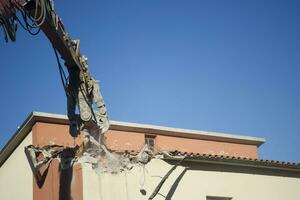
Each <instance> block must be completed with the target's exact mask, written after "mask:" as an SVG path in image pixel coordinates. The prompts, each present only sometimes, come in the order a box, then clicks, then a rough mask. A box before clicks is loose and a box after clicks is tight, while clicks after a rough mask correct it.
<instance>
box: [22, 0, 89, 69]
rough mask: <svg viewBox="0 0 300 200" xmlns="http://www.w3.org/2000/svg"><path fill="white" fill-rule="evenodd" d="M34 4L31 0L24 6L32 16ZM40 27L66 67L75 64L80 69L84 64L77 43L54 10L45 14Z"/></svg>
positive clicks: (33, 0)
mask: <svg viewBox="0 0 300 200" xmlns="http://www.w3.org/2000/svg"><path fill="white" fill-rule="evenodd" d="M34 4H35V0H31V1H30V2H28V3H27V4H26V5H25V6H24V8H25V9H26V10H28V11H29V13H30V14H31V15H32V16H33V14H34V13H35V6H34ZM39 9H40V8H39ZM38 12H39V11H38ZM40 28H41V30H42V31H43V32H44V33H45V35H46V36H47V38H48V39H49V40H50V42H51V44H52V45H53V47H54V48H55V49H56V50H57V51H58V52H59V54H60V55H61V57H62V59H64V60H65V64H66V66H67V67H75V66H76V67H78V68H79V69H80V70H82V69H84V67H85V66H84V64H83V63H82V61H81V58H82V56H81V55H80V52H79V43H77V45H76V44H74V43H73V41H72V39H71V38H70V37H69V36H68V34H67V33H66V31H65V28H64V25H63V23H62V21H61V19H60V17H59V16H58V15H57V14H56V13H55V11H54V10H51V12H50V13H48V14H47V15H46V18H45V20H44V22H43V23H42V25H41V26H40Z"/></svg>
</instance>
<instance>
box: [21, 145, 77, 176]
mask: <svg viewBox="0 0 300 200" xmlns="http://www.w3.org/2000/svg"><path fill="white" fill-rule="evenodd" d="M80 149H81V148H80V147H79V146H75V147H73V148H70V147H64V146H58V145H47V146H43V147H35V146H33V145H29V146H27V147H25V154H26V157H27V160H28V162H29V165H30V168H31V170H32V173H33V175H34V178H35V180H36V181H37V182H40V181H41V178H42V173H41V170H40V169H41V168H42V167H43V166H47V165H48V166H49V164H50V162H51V161H52V160H53V159H58V160H59V161H60V164H61V169H67V168H70V167H72V166H73V164H74V163H75V161H76V160H77V158H78V156H79V155H80Z"/></svg>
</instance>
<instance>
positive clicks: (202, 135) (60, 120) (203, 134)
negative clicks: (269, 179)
mask: <svg viewBox="0 0 300 200" xmlns="http://www.w3.org/2000/svg"><path fill="white" fill-rule="evenodd" d="M36 122H46V123H56V124H68V123H69V120H68V118H67V116H66V115H61V114H53V113H45V112H32V113H31V114H30V115H29V116H28V117H27V118H26V120H25V121H24V122H23V124H22V125H21V126H20V128H19V129H18V130H17V131H16V132H15V134H14V135H13V136H12V137H11V139H10V140H9V141H8V142H7V144H6V145H5V146H4V147H3V149H2V151H1V153H0V167H1V166H2V165H3V163H4V162H5V161H6V159H7V158H8V157H9V156H10V154H11V153H12V152H13V151H14V150H15V149H16V148H17V147H18V145H19V144H20V143H21V142H22V140H23V139H24V138H25V137H26V136H27V135H28V133H29V132H30V131H31V129H32V126H33V125H34V124H35V123H36ZM110 123H111V127H110V130H121V131H133V132H140V133H146V134H147V133H148V134H158V135H168V136H177V137H185V138H194V139H204V140H214V141H223V142H231V143H242V144H249V145H256V146H260V145H262V144H263V143H264V142H265V139H264V138H256V137H250V136H240V135H232V134H225V133H216V132H207V131H198V130H190V129H180V128H171V127H164V126H155V125H147V124H138V123H129V122H120V121H112V120H111V121H110Z"/></svg>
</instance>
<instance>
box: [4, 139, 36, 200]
mask: <svg viewBox="0 0 300 200" xmlns="http://www.w3.org/2000/svg"><path fill="white" fill-rule="evenodd" d="M31 143H32V134H31V133H29V134H28V135H27V136H26V138H25V139H24V140H23V141H22V143H21V144H20V145H19V146H18V147H17V148H16V149H15V151H14V152H13V153H12V154H11V155H10V157H9V158H8V159H7V160H6V162H5V163H4V164H3V165H2V166H1V170H0V198H1V199H3V200H4V199H5V200H17V199H22V200H32V198H33V196H32V190H33V188H32V181H33V177H32V172H31V169H30V166H29V164H28V162H27V158H26V155H25V153H24V147H25V146H27V145H30V144H31Z"/></svg>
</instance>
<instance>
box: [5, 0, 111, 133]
mask: <svg viewBox="0 0 300 200" xmlns="http://www.w3.org/2000/svg"><path fill="white" fill-rule="evenodd" d="M18 13H21V16H22V19H20V17H18ZM22 20H23V23H22ZM17 24H20V25H21V26H22V27H23V28H24V29H25V30H27V31H28V32H29V33H31V34H36V33H38V32H39V31H40V30H42V31H43V32H44V33H45V35H46V36H47V38H48V39H49V41H50V42H51V44H52V46H53V48H54V51H55V54H56V56H57V60H58V63H59V58H58V55H57V52H59V54H60V56H61V58H62V59H63V60H64V61H65V66H66V67H67V70H68V72H69V76H68V78H67V77H65V73H64V71H63V70H62V68H61V67H60V70H61V78H62V81H63V84H64V89H65V92H66V96H67V104H68V106H67V107H68V117H69V120H70V134H71V135H72V136H73V137H76V136H77V135H78V134H79V131H80V129H83V128H85V129H89V130H92V129H93V130H95V127H97V128H96V130H98V132H100V133H104V132H105V131H106V130H108V128H109V121H108V117H107V111H106V106H105V104H104V101H103V98H102V96H101V93H100V88H99V86H98V84H97V83H96V81H95V80H94V79H93V77H92V76H91V74H90V72H89V70H88V64H87V58H86V57H85V56H83V55H81V53H80V41H79V40H72V39H71V38H70V37H69V35H68V33H67V32H66V30H65V27H64V25H63V22H62V20H61V19H60V17H59V16H58V15H57V14H56V12H55V10H54V1H53V0H0V28H1V26H2V28H3V31H4V35H5V38H6V41H8V38H10V39H11V40H12V41H15V40H16V30H17ZM35 29H38V31H37V32H34V33H33V32H32V31H33V30H35ZM59 65H60V63H59ZM94 104H95V105H94ZM76 106H78V107H79V113H80V114H76V113H75V111H76ZM93 107H97V108H98V110H97V111H95V110H94V109H93ZM91 124H92V125H91ZM87 127H88V128H87ZM91 127H93V128H91Z"/></svg>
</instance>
